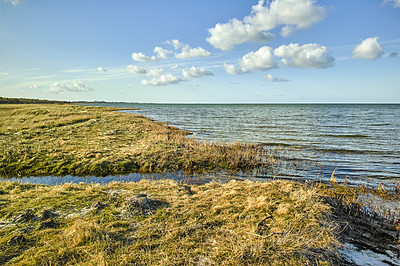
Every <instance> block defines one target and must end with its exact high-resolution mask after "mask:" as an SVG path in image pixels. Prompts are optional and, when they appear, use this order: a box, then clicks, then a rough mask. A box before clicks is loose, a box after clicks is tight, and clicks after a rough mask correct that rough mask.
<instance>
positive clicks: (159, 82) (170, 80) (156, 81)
mask: <svg viewBox="0 0 400 266" xmlns="http://www.w3.org/2000/svg"><path fill="white" fill-rule="evenodd" d="M181 81H182V79H181V78H179V77H177V76H174V75H172V74H162V75H160V76H159V77H155V78H152V79H151V80H142V82H141V84H142V85H143V86H166V85H169V84H178V83H179V82H181Z"/></svg>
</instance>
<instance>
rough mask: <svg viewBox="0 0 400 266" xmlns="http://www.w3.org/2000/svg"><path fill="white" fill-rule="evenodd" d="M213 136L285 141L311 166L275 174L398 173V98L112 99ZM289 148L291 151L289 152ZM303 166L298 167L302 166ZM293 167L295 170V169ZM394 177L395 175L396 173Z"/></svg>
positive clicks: (268, 143) (388, 176)
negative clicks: (263, 100) (227, 101)
mask: <svg viewBox="0 0 400 266" xmlns="http://www.w3.org/2000/svg"><path fill="white" fill-rule="evenodd" d="M114 106H120V107H122V106H123V107H137V108H140V110H139V111H128V112H135V113H139V114H142V115H145V116H147V117H150V118H152V119H154V120H157V121H162V122H166V123H168V124H171V125H175V126H177V127H179V128H181V129H185V130H188V131H191V132H193V135H192V137H194V138H196V139H199V140H207V141H214V142H234V141H246V142H250V143H256V144H262V145H265V147H273V146H278V145H279V146H283V147H287V149H286V150H285V153H284V154H285V156H296V157H298V158H303V159H309V160H311V161H313V162H315V163H314V166H315V167H314V168H312V169H308V170H306V171H299V169H296V170H293V169H291V170H290V171H288V172H287V173H285V172H282V173H280V174H281V175H285V174H287V175H289V176H291V175H295V176H304V177H307V178H310V179H315V178H321V177H324V178H327V177H328V178H330V176H331V174H332V172H333V171H335V176H336V177H338V178H345V177H346V176H347V177H348V180H351V179H353V180H355V179H357V180H375V181H377V180H378V181H379V180H396V179H398V178H400V105H398V104H392V105H389V104H129V105H128V104H114ZM290 152H292V154H290ZM303 170H304V169H303ZM296 171H297V172H296ZM399 180H400V179H399Z"/></svg>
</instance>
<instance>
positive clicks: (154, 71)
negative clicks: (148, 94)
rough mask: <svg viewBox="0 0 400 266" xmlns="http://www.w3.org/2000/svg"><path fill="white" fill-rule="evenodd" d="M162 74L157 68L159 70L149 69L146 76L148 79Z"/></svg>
mask: <svg viewBox="0 0 400 266" xmlns="http://www.w3.org/2000/svg"><path fill="white" fill-rule="evenodd" d="M163 74H164V69H162V68H159V69H149V70H148V71H147V73H146V75H147V76H150V77H159V76H161V75H163Z"/></svg>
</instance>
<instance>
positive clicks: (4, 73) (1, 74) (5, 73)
mask: <svg viewBox="0 0 400 266" xmlns="http://www.w3.org/2000/svg"><path fill="white" fill-rule="evenodd" d="M0 76H8V73H7V72H0Z"/></svg>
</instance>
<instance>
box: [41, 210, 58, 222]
mask: <svg viewBox="0 0 400 266" xmlns="http://www.w3.org/2000/svg"><path fill="white" fill-rule="evenodd" d="M38 216H39V219H40V220H42V221H44V220H47V219H54V218H57V216H58V214H56V213H54V212H52V211H51V210H44V211H41V212H39V213H38Z"/></svg>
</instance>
